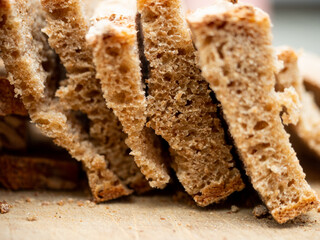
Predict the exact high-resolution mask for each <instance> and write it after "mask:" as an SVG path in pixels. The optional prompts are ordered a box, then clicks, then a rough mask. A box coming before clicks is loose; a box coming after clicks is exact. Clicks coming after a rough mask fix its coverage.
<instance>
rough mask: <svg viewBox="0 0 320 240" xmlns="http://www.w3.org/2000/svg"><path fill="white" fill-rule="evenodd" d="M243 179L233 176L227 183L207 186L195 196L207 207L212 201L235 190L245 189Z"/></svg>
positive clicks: (218, 199)
mask: <svg viewBox="0 0 320 240" xmlns="http://www.w3.org/2000/svg"><path fill="white" fill-rule="evenodd" d="M243 187H244V185H243V181H242V179H241V178H236V177H235V178H233V179H232V180H230V181H229V182H228V183H227V184H211V185H209V186H207V187H205V188H204V189H203V190H202V191H201V193H199V194H196V195H194V196H193V198H194V199H195V201H196V203H197V204H198V205H199V206H201V207H205V206H207V205H209V204H210V203H212V202H213V201H214V202H219V201H221V200H223V199H225V198H226V197H228V196H229V195H230V194H232V193H233V192H235V191H241V190H242V189H243Z"/></svg>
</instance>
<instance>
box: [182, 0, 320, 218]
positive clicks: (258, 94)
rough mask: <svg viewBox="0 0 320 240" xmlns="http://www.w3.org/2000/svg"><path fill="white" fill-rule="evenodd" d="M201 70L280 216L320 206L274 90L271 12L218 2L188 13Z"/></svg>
mask: <svg viewBox="0 0 320 240" xmlns="http://www.w3.org/2000/svg"><path fill="white" fill-rule="evenodd" d="M188 22H189V25H190V27H191V30H192V33H193V36H194V39H195V45H196V47H197V48H198V51H199V59H200V66H201V69H202V74H203V76H204V77H205V79H206V80H207V81H208V82H209V83H210V86H211V88H212V89H213V91H214V92H215V94H216V97H217V99H218V100H219V101H220V102H221V105H222V110H223V114H224V116H225V119H226V121H227V123H228V125H229V130H230V133H231V135H232V137H233V139H234V141H235V145H236V147H237V149H238V151H239V154H240V157H241V159H242V160H243V163H244V166H245V170H246V173H247V175H248V176H249V178H250V180H251V183H252V185H253V187H254V188H255V189H256V190H257V192H258V193H259V194H260V196H261V198H262V200H263V201H264V203H265V204H266V206H267V207H268V208H269V210H270V213H271V214H272V216H273V217H274V219H275V220H276V221H278V222H279V223H284V222H286V221H288V220H290V219H293V218H294V217H296V216H298V215H300V214H302V213H305V212H307V211H309V210H311V209H313V208H315V207H316V206H317V205H318V199H317V195H316V194H315V192H314V191H313V190H312V189H311V188H310V186H309V185H308V183H307V182H306V180H305V174H304V173H303V170H302V168H301V166H300V165H299V160H298V159H297V157H296V153H295V151H294V150H293V149H292V147H291V144H290V142H289V135H288V134H287V133H286V132H285V129H284V126H283V125H282V122H281V118H280V111H281V110H282V109H283V106H282V104H280V103H279V100H280V102H285V99H281V95H278V94H277V93H276V92H275V89H274V86H275V77H274V73H275V72H276V71H277V69H276V61H275V54H274V50H273V48H272V47H271V39H272V38H271V24H270V19H269V17H268V15H267V14H265V13H264V12H262V11H261V10H259V9H256V8H254V7H252V6H250V5H240V4H231V3H229V2H227V1H222V0H219V1H215V3H214V4H213V6H212V7H209V8H206V9H199V10H198V11H196V12H195V13H193V14H192V15H190V16H189V18H188Z"/></svg>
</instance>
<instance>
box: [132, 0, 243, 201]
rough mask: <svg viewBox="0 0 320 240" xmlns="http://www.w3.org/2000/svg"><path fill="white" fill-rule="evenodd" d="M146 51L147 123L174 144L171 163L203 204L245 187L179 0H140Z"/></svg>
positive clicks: (190, 191) (181, 180)
mask: <svg viewBox="0 0 320 240" xmlns="http://www.w3.org/2000/svg"><path fill="white" fill-rule="evenodd" d="M137 2H138V11H139V14H140V15H141V29H140V31H141V34H143V44H144V54H145V57H146V60H147V61H148V62H149V70H150V71H149V77H148V78H147V80H146V84H147V87H148V90H147V94H148V97H147V104H148V106H147V112H148V115H147V117H148V123H147V126H149V127H151V128H153V129H154V130H155V132H156V134H158V135H161V136H162V137H163V138H164V139H165V140H166V141H167V142H168V143H169V145H170V147H171V153H172V156H173V157H174V160H173V163H172V166H173V168H174V169H175V171H176V174H177V177H178V179H179V181H180V182H181V183H182V185H183V186H184V188H185V190H186V191H187V192H188V193H189V194H190V195H191V196H192V197H193V198H194V200H195V201H196V203H197V204H198V205H200V206H207V205H208V204H210V203H213V202H218V201H219V200H221V199H224V198H226V197H227V196H228V195H230V194H231V193H233V192H234V191H240V190H242V189H243V187H244V184H243V182H242V180H241V176H240V173H239V171H238V169H237V168H236V167H235V162H234V159H233V156H232V155H231V153H230V150H231V146H230V145H228V144H227V143H226V140H225V132H224V129H223V127H222V125H221V120H220V118H219V117H218V113H217V111H218V109H217V108H218V104H217V103H216V102H214V100H213V99H212V98H211V97H210V94H211V91H210V89H209V85H208V84H207V83H206V82H205V80H204V79H203V77H202V76H201V72H200V69H199V68H198V67H197V66H196V55H195V49H194V47H193V44H192V40H191V36H190V33H189V30H188V28H187V24H186V22H185V20H184V16H183V14H182V10H181V1H180V0H170V1H169V0H162V1H157V0H138V1H137Z"/></svg>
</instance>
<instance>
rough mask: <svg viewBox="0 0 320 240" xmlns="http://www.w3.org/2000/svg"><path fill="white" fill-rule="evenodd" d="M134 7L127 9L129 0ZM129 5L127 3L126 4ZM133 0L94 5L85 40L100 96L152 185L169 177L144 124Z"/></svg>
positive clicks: (163, 183) (159, 184)
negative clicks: (91, 56) (102, 95)
mask: <svg viewBox="0 0 320 240" xmlns="http://www.w3.org/2000/svg"><path fill="white" fill-rule="evenodd" d="M132 2H133V3H134V5H133V6H134V7H132V8H130V3H132ZM128 5H129V6H128ZM135 15H136V11H135V1H126V2H125V3H123V2H119V1H116V3H114V1H112V0H109V1H104V2H103V3H102V4H100V5H99V6H98V7H97V13H96V15H95V17H94V20H93V26H92V27H91V28H90V31H89V33H88V35H87V41H88V43H89V44H90V45H91V47H92V48H93V56H94V58H93V59H94V63H95V66H96V69H97V78H99V79H100V81H101V85H102V90H103V94H104V98H105V99H106V101H107V105H108V107H109V108H111V109H113V111H114V114H115V115H116V116H117V117H118V118H119V120H120V122H121V124H122V126H123V130H124V132H126V133H127V134H128V138H127V140H126V143H127V144H128V146H129V147H130V148H131V150H132V151H131V153H130V154H131V155H133V156H134V159H135V162H136V164H137V165H138V167H139V168H140V170H141V172H142V173H143V174H144V175H145V177H146V178H147V180H148V181H149V184H150V185H151V186H152V187H157V188H164V187H165V186H166V184H167V183H168V182H169V180H170V176H169V174H168V169H167V166H166V164H165V162H166V161H165V159H164V156H163V153H162V151H161V142H160V139H159V138H158V137H157V136H156V135H155V133H154V132H153V130H151V129H150V128H147V127H146V126H145V125H146V120H147V118H146V108H147V104H146V97H145V91H144V88H145V86H144V84H143V83H142V79H141V78H142V76H141V68H140V60H139V50H138V42H137V32H136V24H135Z"/></svg>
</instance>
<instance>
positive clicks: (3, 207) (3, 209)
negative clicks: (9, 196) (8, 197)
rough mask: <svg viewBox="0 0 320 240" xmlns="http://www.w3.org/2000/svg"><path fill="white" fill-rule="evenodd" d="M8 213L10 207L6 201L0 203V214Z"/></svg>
mask: <svg viewBox="0 0 320 240" xmlns="http://www.w3.org/2000/svg"><path fill="white" fill-rule="evenodd" d="M9 211H10V206H9V204H8V203H7V202H6V201H2V202H0V213H1V214H5V213H8V212H9Z"/></svg>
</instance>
